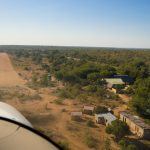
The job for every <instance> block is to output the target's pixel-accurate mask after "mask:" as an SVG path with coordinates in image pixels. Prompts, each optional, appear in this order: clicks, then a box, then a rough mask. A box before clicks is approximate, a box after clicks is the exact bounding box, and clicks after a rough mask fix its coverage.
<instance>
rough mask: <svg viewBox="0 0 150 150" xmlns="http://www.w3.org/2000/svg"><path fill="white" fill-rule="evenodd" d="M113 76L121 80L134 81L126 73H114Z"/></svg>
mask: <svg viewBox="0 0 150 150" xmlns="http://www.w3.org/2000/svg"><path fill="white" fill-rule="evenodd" d="M113 77H114V78H121V79H122V80H123V82H128V83H132V82H133V81H134V80H133V78H132V77H130V76H128V75H114V76H113Z"/></svg>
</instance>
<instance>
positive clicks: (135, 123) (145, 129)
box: [120, 111, 150, 139]
mask: <svg viewBox="0 0 150 150" xmlns="http://www.w3.org/2000/svg"><path fill="white" fill-rule="evenodd" d="M120 120H122V121H123V122H126V123H127V125H128V126H129V128H130V131H131V132H132V133H133V134H136V135H137V136H138V137H140V138H146V139H150V125H148V124H145V123H144V121H143V120H142V119H140V118H139V117H138V116H133V115H131V114H129V113H128V112H126V111H122V112H120Z"/></svg>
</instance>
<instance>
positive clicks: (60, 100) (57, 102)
mask: <svg viewBox="0 0 150 150" xmlns="http://www.w3.org/2000/svg"><path fill="white" fill-rule="evenodd" d="M54 102H55V104H58V105H63V99H60V98H58V99H56V100H55V101H54Z"/></svg>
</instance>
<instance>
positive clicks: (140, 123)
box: [120, 111, 150, 129]
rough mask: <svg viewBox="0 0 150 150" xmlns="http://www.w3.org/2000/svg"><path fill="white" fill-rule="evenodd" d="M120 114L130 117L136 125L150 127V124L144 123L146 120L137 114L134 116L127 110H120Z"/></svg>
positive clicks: (144, 127)
mask: <svg viewBox="0 0 150 150" xmlns="http://www.w3.org/2000/svg"><path fill="white" fill-rule="evenodd" d="M120 114H121V115H123V116H125V117H126V118H128V119H130V120H131V121H132V122H134V123H135V124H136V125H138V126H140V127H141V128H143V129H150V125H148V124H146V123H144V121H143V120H142V119H141V118H138V117H137V116H133V115H131V114H129V113H128V112H126V111H122V112H120Z"/></svg>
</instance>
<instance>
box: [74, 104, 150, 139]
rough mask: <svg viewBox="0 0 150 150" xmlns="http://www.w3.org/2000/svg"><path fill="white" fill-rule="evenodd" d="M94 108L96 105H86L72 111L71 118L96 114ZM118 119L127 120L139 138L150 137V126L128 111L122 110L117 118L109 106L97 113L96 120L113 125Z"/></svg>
mask: <svg viewBox="0 0 150 150" xmlns="http://www.w3.org/2000/svg"><path fill="white" fill-rule="evenodd" d="M94 109H95V107H94V106H84V107H83V111H80V112H77V111H76V112H71V119H72V120H79V119H82V116H83V114H88V115H94ZM116 119H120V120H121V121H123V122H125V123H126V124H127V125H128V126H129V129H130V131H131V132H132V133H133V134H136V135H137V136H138V137H139V138H148V139H150V126H149V125H148V124H145V123H144V121H143V120H142V119H141V118H139V117H138V116H133V115H131V114H130V113H128V112H127V111H121V112H119V118H117V117H116V116H114V115H113V113H111V111H110V109H109V108H108V112H107V113H100V114H95V122H96V123H98V124H102V125H105V126H108V125H111V123H112V122H113V121H114V120H116Z"/></svg>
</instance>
